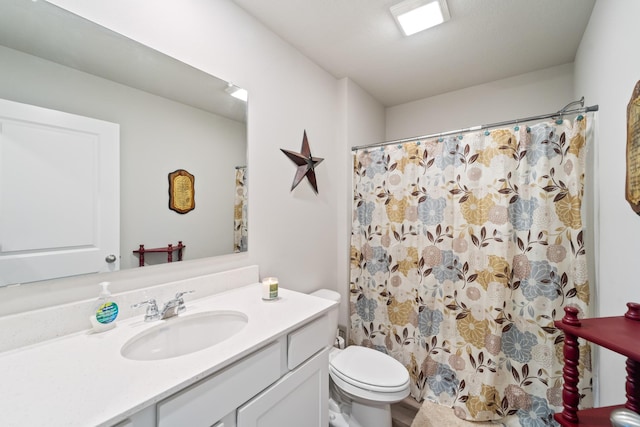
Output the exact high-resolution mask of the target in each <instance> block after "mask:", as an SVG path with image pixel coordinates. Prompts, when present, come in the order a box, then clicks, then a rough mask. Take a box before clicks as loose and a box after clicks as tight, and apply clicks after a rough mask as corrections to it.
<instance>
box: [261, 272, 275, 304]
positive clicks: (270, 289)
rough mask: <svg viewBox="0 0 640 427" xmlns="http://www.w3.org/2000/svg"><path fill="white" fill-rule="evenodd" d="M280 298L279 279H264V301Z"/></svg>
mask: <svg viewBox="0 0 640 427" xmlns="http://www.w3.org/2000/svg"><path fill="white" fill-rule="evenodd" d="M275 298H278V278H277V277H265V278H264V279H262V299H265V300H270V299H275Z"/></svg>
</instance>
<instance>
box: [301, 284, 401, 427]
mask: <svg viewBox="0 0 640 427" xmlns="http://www.w3.org/2000/svg"><path fill="white" fill-rule="evenodd" d="M311 295H314V296H317V297H320V298H325V299H330V300H333V301H338V302H340V294H339V293H337V292H335V291H331V290H329V289H320V290H318V291H316V292H313V293H312V294H311ZM329 316H330V318H331V327H330V329H329V331H327V339H328V342H329V345H330V346H333V345H334V343H335V340H336V331H337V329H338V310H333V311H332V312H331V313H329ZM329 377H330V386H329V387H330V388H329V424H330V425H331V427H391V404H392V403H396V402H399V401H401V400H402V399H404V398H405V397H407V396H408V395H409V372H407V369H406V368H405V367H404V366H403V365H402V364H401V363H400V362H398V361H397V360H395V359H394V358H393V357H391V356H388V355H386V354H384V353H382V352H380V351H377V350H373V349H370V348H367V347H360V346H349V347H347V348H345V349H344V350H340V349H337V348H334V349H333V350H332V351H331V354H330V355H329Z"/></svg>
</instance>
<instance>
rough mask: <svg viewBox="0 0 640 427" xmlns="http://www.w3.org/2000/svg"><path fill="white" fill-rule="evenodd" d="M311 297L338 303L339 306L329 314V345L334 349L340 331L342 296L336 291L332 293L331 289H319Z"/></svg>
mask: <svg viewBox="0 0 640 427" xmlns="http://www.w3.org/2000/svg"><path fill="white" fill-rule="evenodd" d="M311 295H313V296H314V297H319V298H324V299H328V300H331V301H336V302H338V305H336V306H335V307H334V308H333V309H332V310H331V311H330V312H329V313H328V315H329V329H328V330H327V343H328V345H329V347H333V345H334V344H335V341H336V333H337V331H338V314H339V310H338V307H340V305H339V304H340V299H341V298H340V294H339V293H338V292H336V291H332V290H331V289H319V290H317V291H315V292H312V293H311Z"/></svg>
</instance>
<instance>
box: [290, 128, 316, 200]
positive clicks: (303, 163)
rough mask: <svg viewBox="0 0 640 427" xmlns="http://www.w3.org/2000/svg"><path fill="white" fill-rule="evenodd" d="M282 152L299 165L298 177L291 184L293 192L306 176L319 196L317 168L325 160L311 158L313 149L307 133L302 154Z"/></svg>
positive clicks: (305, 133) (305, 132)
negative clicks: (310, 146)
mask: <svg viewBox="0 0 640 427" xmlns="http://www.w3.org/2000/svg"><path fill="white" fill-rule="evenodd" d="M280 151H282V152H283V153H284V154H285V155H286V156H287V157H288V158H290V159H291V161H292V162H293V163H295V164H296V165H298V170H297V171H296V176H295V178H293V184H291V191H293V189H294V188H296V187H297V186H298V184H300V181H302V180H303V179H304V177H305V176H306V177H307V179H308V180H309V184H311V187H312V188H313V191H314V192H315V193H316V194H318V183H317V182H316V172H315V168H316V166H318V165H319V164H320V163H321V162H322V161H323V160H324V159H321V158H319V157H313V156H311V149H309V141H308V140H307V131H306V130H305V131H304V137H303V138H302V149H301V150H300V151H301V153H296V152H293V151H289V150H285V149H282V148H281V149H280Z"/></svg>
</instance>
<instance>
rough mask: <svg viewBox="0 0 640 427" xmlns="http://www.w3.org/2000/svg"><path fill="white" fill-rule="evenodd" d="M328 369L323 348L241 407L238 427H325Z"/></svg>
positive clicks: (327, 361)
mask: <svg viewBox="0 0 640 427" xmlns="http://www.w3.org/2000/svg"><path fill="white" fill-rule="evenodd" d="M328 368H329V349H328V348H326V349H324V350H323V351H321V352H320V353H318V354H317V355H315V356H313V357H312V358H311V359H309V360H308V361H306V362H305V363H303V364H302V365H301V366H300V367H298V368H296V369H295V370H293V371H291V372H289V373H287V374H286V375H285V376H284V377H282V378H281V379H280V380H279V381H278V382H277V383H275V384H274V385H272V386H271V387H269V388H268V389H267V390H265V391H264V392H262V393H260V394H259V395H258V396H256V397H255V398H253V399H251V400H250V401H249V402H247V403H246V404H245V405H243V406H241V407H240V408H239V409H238V418H237V421H238V424H237V427H298V426H304V427H326V426H327V425H328V415H329V410H328V398H329V396H328V394H329V384H328V381H329V371H328ZM225 426H226V425H225Z"/></svg>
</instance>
